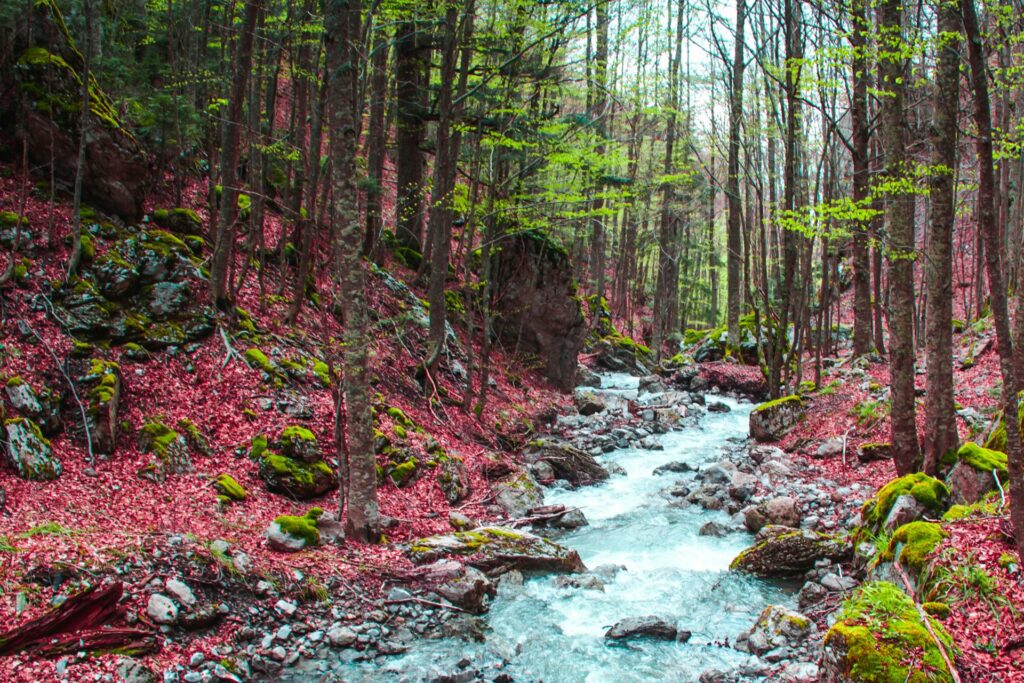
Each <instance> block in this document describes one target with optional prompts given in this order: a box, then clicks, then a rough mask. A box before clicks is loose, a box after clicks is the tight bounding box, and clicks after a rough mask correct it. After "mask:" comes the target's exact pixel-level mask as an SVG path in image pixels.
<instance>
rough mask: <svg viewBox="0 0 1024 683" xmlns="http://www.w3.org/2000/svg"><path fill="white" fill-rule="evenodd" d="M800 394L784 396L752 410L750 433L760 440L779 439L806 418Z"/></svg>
mask: <svg viewBox="0 0 1024 683" xmlns="http://www.w3.org/2000/svg"><path fill="white" fill-rule="evenodd" d="M804 414H805V413H804V402H803V399H801V398H800V397H799V396H796V395H793V396H784V397H782V398H779V399H776V400H774V401H768V402H767V403H762V404H761V405H759V406H757V407H756V408H754V410H752V411H751V412H750V435H751V436H752V437H754V438H755V439H757V440H758V441H778V440H779V439H781V438H782V437H783V436H785V435H786V434H787V433H788V432H789V430H791V429H792V428H793V427H795V426H796V424H797V423H798V422H799V421H800V420H802V419H804Z"/></svg>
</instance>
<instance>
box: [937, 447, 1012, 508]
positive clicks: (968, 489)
mask: <svg viewBox="0 0 1024 683" xmlns="http://www.w3.org/2000/svg"><path fill="white" fill-rule="evenodd" d="M1006 463H1007V459H1006V454H1005V453H1000V452H999V451H995V450H991V449H988V448H982V447H981V446H979V445H977V444H975V443H971V442H967V443H965V444H964V445H963V446H961V447H960V449H959V450H958V451H957V453H956V465H954V466H953V469H952V470H950V472H949V474H948V475H947V476H946V485H947V486H948V487H949V491H950V495H951V497H952V501H953V503H955V504H958V505H971V504H973V503H977V502H978V501H980V500H981V499H982V498H984V497H985V494H986V493H988V492H990V491H997V490H998V489H999V485H998V483H997V482H996V478H997V477H998V478H999V483H1002V484H1003V487H1004V488H1005V487H1006V483H1007V472H1008V470H1007V465H1006Z"/></svg>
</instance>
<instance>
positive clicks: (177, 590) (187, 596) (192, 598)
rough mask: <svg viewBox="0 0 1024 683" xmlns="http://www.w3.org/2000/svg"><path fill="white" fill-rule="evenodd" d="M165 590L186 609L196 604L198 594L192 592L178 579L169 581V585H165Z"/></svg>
mask: <svg viewBox="0 0 1024 683" xmlns="http://www.w3.org/2000/svg"><path fill="white" fill-rule="evenodd" d="M164 588H165V589H166V590H167V592H168V593H170V594H171V597H172V598H174V599H175V600H177V601H178V603H179V604H181V605H184V606H185V607H192V606H194V605H195V604H196V594H195V593H193V592H192V589H191V588H189V587H188V584H186V583H185V582H184V581H179V580H178V579H167V583H165V584H164Z"/></svg>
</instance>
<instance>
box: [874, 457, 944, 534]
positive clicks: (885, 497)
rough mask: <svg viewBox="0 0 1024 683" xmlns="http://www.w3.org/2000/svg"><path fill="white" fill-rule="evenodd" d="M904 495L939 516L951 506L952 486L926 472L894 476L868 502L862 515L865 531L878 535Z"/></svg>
mask: <svg viewBox="0 0 1024 683" xmlns="http://www.w3.org/2000/svg"><path fill="white" fill-rule="evenodd" d="M904 495H909V496H911V497H913V499H914V500H916V501H917V502H918V503H919V504H920V505H921V506H922V507H923V509H924V510H926V511H927V512H931V513H932V514H934V515H936V516H939V515H941V514H942V513H943V512H945V510H946V508H947V507H948V506H949V488H948V487H947V486H946V485H945V484H944V483H943V482H941V481H939V480H938V479H935V478H934V477H929V476H928V475H927V474H924V473H923V472H914V473H912V474H907V475H905V476H902V477H898V478H896V479H893V480H892V481H890V482H888V483H887V484H885V485H884V486H883V487H882V488H880V489H878V491H877V492H876V493H875V495H874V496H872V497H871V498H869V499H868V500H866V501H865V502H864V506H863V507H862V508H861V517H862V518H863V520H864V528H865V530H866V531H867V532H869V533H870V534H872V535H877V534H878V533H879V532H880V531H881V530H882V527H883V525H885V523H886V520H887V519H888V517H889V513H890V512H891V511H892V508H893V505H894V504H895V503H896V500H897V499H898V498H899V497H900V496H904Z"/></svg>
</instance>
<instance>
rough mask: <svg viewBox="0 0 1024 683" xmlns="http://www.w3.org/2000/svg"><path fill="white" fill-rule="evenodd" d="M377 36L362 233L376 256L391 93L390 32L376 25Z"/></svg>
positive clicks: (372, 59) (371, 254)
mask: <svg viewBox="0 0 1024 683" xmlns="http://www.w3.org/2000/svg"><path fill="white" fill-rule="evenodd" d="M376 32H377V38H376V40H375V41H374V44H373V54H372V55H371V57H370V107H369V108H370V125H369V130H368V131H367V133H366V139H367V143H368V145H369V149H368V151H367V155H366V156H367V159H366V165H367V174H368V179H369V183H368V186H367V189H366V235H365V236H364V237H363V256H365V257H367V258H371V259H374V260H376V259H375V257H376V254H377V243H378V240H380V234H381V231H382V230H383V229H384V215H383V211H384V158H385V156H386V154H387V136H388V131H387V127H386V125H385V123H386V122H385V120H384V115H385V112H386V107H385V105H386V103H387V97H388V73H387V65H388V52H389V50H388V45H389V37H388V32H387V30H386V29H385V28H384V27H377V28H376Z"/></svg>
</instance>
